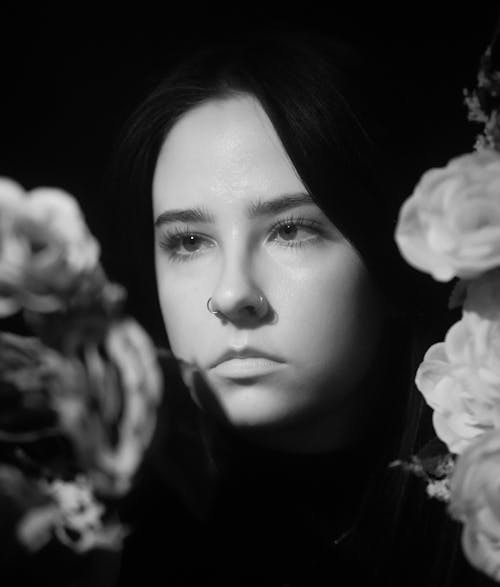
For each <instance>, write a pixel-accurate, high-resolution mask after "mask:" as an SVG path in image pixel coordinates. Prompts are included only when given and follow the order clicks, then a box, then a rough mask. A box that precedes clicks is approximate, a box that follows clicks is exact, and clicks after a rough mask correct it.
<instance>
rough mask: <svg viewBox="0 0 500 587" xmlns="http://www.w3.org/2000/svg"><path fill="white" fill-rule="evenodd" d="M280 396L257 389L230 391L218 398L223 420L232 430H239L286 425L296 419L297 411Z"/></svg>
mask: <svg viewBox="0 0 500 587" xmlns="http://www.w3.org/2000/svg"><path fill="white" fill-rule="evenodd" d="M280 395H281V394H277V393H276V392H275V393H270V392H269V391H268V390H261V389H258V388H257V389H256V388H245V389H240V390H232V391H231V392H229V393H228V394H227V395H225V396H224V397H223V398H220V403H221V408H222V412H223V414H224V418H225V420H226V422H227V423H228V424H230V425H231V426H233V427H234V428H241V429H243V428H252V429H260V428H262V429H265V428H274V427H280V426H282V425H286V424H287V423H289V422H291V421H293V420H294V419H295V418H296V416H297V410H293V409H291V406H290V405H289V398H283V397H279V396H280ZM287 400H288V401H287Z"/></svg>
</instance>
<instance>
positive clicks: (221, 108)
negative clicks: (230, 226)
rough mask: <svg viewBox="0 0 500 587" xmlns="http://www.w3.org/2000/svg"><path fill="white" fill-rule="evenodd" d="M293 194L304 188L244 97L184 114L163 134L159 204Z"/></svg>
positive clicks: (156, 187)
mask: <svg viewBox="0 0 500 587" xmlns="http://www.w3.org/2000/svg"><path fill="white" fill-rule="evenodd" d="M297 191H304V186H303V184H302V182H301V181H300V178H299V177H298V175H297V174H296V172H295V170H294V168H293V165H292V163H291V161H290V160H289V157H288V155H287V153H286V151H285V149H284V147H283V145H282V143H281V141H280V139H279V137H278V135H277V133H276V131H275V129H274V127H273V125H272V124H271V121H270V120H269V118H268V116H267V114H266V113H265V111H264V109H263V108H262V106H261V105H260V103H259V102H258V101H257V100H256V99H255V98H253V97H251V96H247V95H239V96H233V97H230V98H225V99H218V100H210V101H208V102H205V103H203V104H202V105H200V106H198V107H196V108H194V109H193V110H190V111H189V112H187V113H186V114H185V115H184V116H183V117H182V118H181V119H180V120H179V121H178V122H177V123H176V124H175V125H174V126H173V128H172V130H171V131H170V132H169V134H168V135H167V138H166V140H165V142H164V144H163V146H162V149H161V151H160V154H159V157H158V161H157V165H156V169H155V174H154V178H153V197H154V200H155V204H157V205H170V204H171V205H181V204H186V203H188V202H189V203H193V201H196V202H197V203H201V201H202V202H206V200H207V199H209V198H211V197H215V198H223V199H227V198H230V199H231V201H232V200H234V198H235V197H239V198H245V197H249V198H250V197H252V198H255V197H258V198H260V199H265V198H266V197H272V196H273V195H276V193H283V192H297Z"/></svg>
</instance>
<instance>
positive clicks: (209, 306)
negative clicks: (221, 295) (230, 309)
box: [207, 297, 224, 318]
mask: <svg viewBox="0 0 500 587" xmlns="http://www.w3.org/2000/svg"><path fill="white" fill-rule="evenodd" d="M212 305H213V299H212V298H211V297H210V298H208V300H207V310H208V311H209V312H210V314H213V315H214V316H216V317H217V318H222V316H224V314H223V313H222V312H221V311H220V310H214V309H213V307H212Z"/></svg>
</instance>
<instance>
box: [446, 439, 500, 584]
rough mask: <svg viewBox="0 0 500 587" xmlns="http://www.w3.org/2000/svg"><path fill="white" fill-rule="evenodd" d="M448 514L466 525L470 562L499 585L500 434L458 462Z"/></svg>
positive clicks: (464, 540)
mask: <svg viewBox="0 0 500 587" xmlns="http://www.w3.org/2000/svg"><path fill="white" fill-rule="evenodd" d="M449 511H450V514H451V515H452V516H453V517H454V518H456V519H457V520H459V521H461V522H462V523H463V524H464V528H463V531H462V546H463V550H464V553H465V555H466V557H467V559H468V560H469V561H470V563H471V564H472V565H473V566H474V567H476V568H477V569H479V570H480V571H483V572H484V573H486V574H487V575H489V576H490V577H492V578H493V579H495V580H496V581H500V431H498V430H495V431H493V432H490V433H488V434H484V435H483V436H481V437H480V438H479V439H477V440H476V441H475V442H473V443H472V444H471V445H470V446H469V447H468V448H467V450H465V451H464V453H463V454H461V455H460V457H459V458H458V459H457V461H456V464H455V468H454V472H453V475H452V478H451V499H450V505H449Z"/></svg>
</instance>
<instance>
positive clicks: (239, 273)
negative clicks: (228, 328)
mask: <svg viewBox="0 0 500 587" xmlns="http://www.w3.org/2000/svg"><path fill="white" fill-rule="evenodd" d="M207 307H208V310H209V312H210V313H211V314H213V315H214V316H216V317H217V318H220V319H221V320H222V321H224V320H227V321H229V322H232V323H234V324H237V325H241V326H251V325H254V326H255V325H257V324H260V323H262V322H263V321H265V319H266V318H268V317H269V315H270V313H271V308H270V304H269V301H268V299H267V297H266V295H265V294H264V292H263V290H262V288H261V287H259V285H258V284H257V282H256V279H255V276H254V275H253V272H252V270H251V264H250V260H249V259H247V258H244V259H239V260H237V259H234V260H228V261H227V262H226V264H225V266H224V267H223V269H222V272H221V275H220V278H219V280H218V282H217V284H216V286H215V289H214V290H213V292H212V296H211V297H210V298H209V300H208V303H207Z"/></svg>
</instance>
